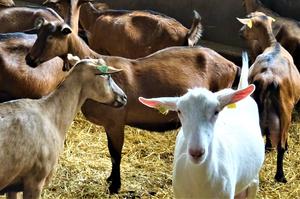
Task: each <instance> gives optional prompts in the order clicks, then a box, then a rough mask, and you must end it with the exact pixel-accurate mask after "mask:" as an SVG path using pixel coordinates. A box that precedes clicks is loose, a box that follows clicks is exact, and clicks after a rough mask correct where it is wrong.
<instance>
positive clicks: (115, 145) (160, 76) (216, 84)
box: [29, 22, 238, 192]
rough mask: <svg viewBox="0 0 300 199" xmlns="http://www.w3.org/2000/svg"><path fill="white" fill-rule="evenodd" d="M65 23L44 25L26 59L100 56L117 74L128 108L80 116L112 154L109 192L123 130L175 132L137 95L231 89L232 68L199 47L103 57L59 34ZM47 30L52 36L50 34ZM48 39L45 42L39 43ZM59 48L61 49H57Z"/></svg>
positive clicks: (89, 108) (90, 108) (90, 106)
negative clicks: (100, 129) (99, 131)
mask: <svg viewBox="0 0 300 199" xmlns="http://www.w3.org/2000/svg"><path fill="white" fill-rule="evenodd" d="M65 25H66V24H61V23H60V22H57V23H56V24H55V26H54V27H55V28H54V29H53V27H49V24H48V25H46V24H45V25H44V26H43V27H42V28H41V29H40V32H39V34H38V37H39V38H38V39H37V42H36V43H35V45H34V46H33V48H32V49H31V52H30V54H29V57H31V59H32V61H35V60H36V58H39V59H40V61H46V60H47V59H49V58H51V57H54V56H56V55H60V56H65V55H66V54H67V53H72V54H75V55H77V56H79V57H98V58H99V57H101V58H103V59H104V60H105V62H106V63H107V64H108V65H111V66H114V67H116V68H121V69H123V72H122V73H119V74H116V75H115V77H114V80H115V81H116V82H117V84H118V85H120V87H121V88H122V89H123V90H124V91H125V92H126V93H127V96H128V103H127V105H126V107H125V108H123V109H121V110H114V109H111V108H109V107H107V106H103V105H101V104H99V103H96V102H95V101H92V100H88V101H87V102H86V103H85V104H84V105H83V107H82V112H83V113H84V115H85V116H86V117H87V119H88V120H90V121H91V122H93V123H95V124H98V125H103V126H104V128H105V130H106V133H107V136H108V145H109V150H110V153H111V155H112V162H113V170H112V173H111V176H110V178H109V180H111V181H112V184H111V186H110V191H111V192H117V191H118V189H119V188H120V161H121V151H122V147H123V142H124V126H125V125H126V124H127V125H131V126H134V127H139V128H143V129H148V130H156V131H165V130H168V129H174V128H177V127H179V121H178V118H177V116H176V114H168V115H167V116H162V115H160V114H159V113H158V112H157V111H155V110H152V109H150V108H145V107H144V106H143V105H142V104H141V103H139V102H138V97H139V96H145V97H157V96H177V95H182V94H184V93H185V92H186V91H187V89H188V88H192V87H195V86H202V87H206V88H208V89H210V90H212V91H217V90H219V89H222V88H226V87H231V86H232V83H233V81H234V79H235V76H236V74H237V71H238V67H237V66H236V65H234V64H233V63H232V62H230V61H228V60H226V59H225V58H223V57H222V56H221V55H219V54H218V53H216V52H215V51H213V50H210V49H208V48H202V47H170V48H166V49H164V50H160V51H158V52H156V53H154V54H151V55H149V56H147V57H145V58H140V59H136V60H132V59H126V58H121V57H114V56H103V55H99V54H97V53H95V52H94V51H92V50H91V49H90V48H89V47H88V46H87V45H86V44H85V43H84V42H83V41H82V40H81V39H80V38H79V37H78V36H77V35H76V34H74V33H73V32H72V33H70V34H63V32H65V31H63V29H62V27H64V26H65ZM51 30H52V32H51ZM50 35H51V38H52V39H51V42H50V43H49V42H48V43H47V44H46V43H45V40H47V38H48V37H49V36H50ZM58 46H61V48H58Z"/></svg>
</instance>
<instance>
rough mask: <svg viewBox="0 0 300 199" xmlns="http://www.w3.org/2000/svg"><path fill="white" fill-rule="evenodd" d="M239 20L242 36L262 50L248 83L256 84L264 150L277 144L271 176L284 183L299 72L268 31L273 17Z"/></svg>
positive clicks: (257, 14) (260, 15)
mask: <svg viewBox="0 0 300 199" xmlns="http://www.w3.org/2000/svg"><path fill="white" fill-rule="evenodd" d="M239 21H240V22H242V23H243V24H245V25H244V26H243V28H242V29H241V33H242V34H243V37H244V38H246V39H247V40H256V41H258V42H259V44H260V45H261V48H262V49H263V50H264V51H263V53H262V54H260V55H259V56H257V58H256V60H255V61H254V63H253V65H252V66H251V68H250V74H249V82H250V83H253V84H255V86H256V90H255V91H254V94H253V97H254V99H255V101H256V102H257V104H258V108H259V113H260V126H261V130H262V132H263V133H264V134H265V135H266V137H267V139H266V140H267V141H266V150H270V149H271V147H275V146H276V147H277V171H276V175H275V179H276V180H277V181H279V182H286V178H285V176H284V172H283V157H284V152H285V151H286V150H287V139H288V128H289V126H290V123H291V114H292V110H293V108H294V105H295V104H296V103H297V102H298V101H299V97H300V75H299V72H298V70H297V68H296V66H295V64H294V62H293V58H292V56H291V55H290V54H289V53H288V51H286V50H285V49H284V48H283V47H282V46H281V45H280V43H278V42H277V41H276V39H275V37H274V35H273V33H272V21H274V19H273V18H271V17H269V16H267V15H265V14H264V13H261V12H254V13H251V14H250V15H249V18H246V19H239Z"/></svg>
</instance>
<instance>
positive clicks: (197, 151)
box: [189, 149, 205, 160]
mask: <svg viewBox="0 0 300 199" xmlns="http://www.w3.org/2000/svg"><path fill="white" fill-rule="evenodd" d="M204 152H205V151H204V149H189V154H190V155H191V156H192V157H193V158H194V159H195V160H198V159H200V158H201V157H202V156H203V155H204Z"/></svg>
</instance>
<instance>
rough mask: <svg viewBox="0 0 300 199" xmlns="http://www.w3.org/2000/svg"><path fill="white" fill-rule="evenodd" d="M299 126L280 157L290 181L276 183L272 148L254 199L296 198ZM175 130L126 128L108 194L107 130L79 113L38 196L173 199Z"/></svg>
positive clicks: (47, 198)
mask: <svg viewBox="0 0 300 199" xmlns="http://www.w3.org/2000/svg"><path fill="white" fill-rule="evenodd" d="M299 128H300V124H299V123H295V122H294V123H293V125H292V126H291V128H290V132H289V133H290V134H289V151H288V153H286V156H285V160H284V170H285V173H286V177H287V179H288V183H286V184H282V183H276V182H275V181H274V175H275V169H276V152H275V151H273V152H270V153H268V154H266V160H265V163H264V167H263V169H262V171H261V174H260V190H259V192H258V196H257V198H263V199H277V198H278V199H279V198H280V199H289V198H299V197H300V166H299V165H300V158H299V157H300V133H299V130H300V129H299ZM176 134H177V131H170V132H166V133H164V134H162V133H153V132H152V133H150V132H147V131H142V130H139V129H136V128H130V127H127V128H126V130H125V136H126V137H125V145H124V148H123V156H122V157H123V158H122V164H121V175H122V188H121V191H120V193H119V194H118V195H113V196H109V195H108V194H107V186H108V185H107V183H106V178H107V177H108V176H109V174H110V169H111V163H110V156H109V153H108V149H107V140H106V135H105V132H104V130H103V128H102V127H99V126H96V125H93V124H91V123H89V122H87V121H86V120H85V119H84V118H83V116H82V115H81V114H79V115H78V116H77V117H76V119H75V120H74V122H73V124H72V126H71V128H70V129H69V132H68V135H67V140H66V142H65V148H64V152H63V154H62V155H61V157H60V159H59V165H58V167H57V171H56V173H55V175H54V177H53V178H52V180H51V183H50V184H49V185H48V186H47V187H46V188H45V189H44V190H43V194H42V198H43V199H54V198H55V199H67V198H68V199H73V198H74V199H75V198H76V199H81V198H84V199H92V198H93V199H96V198H99V199H100V198H101V199H102V198H173V191H172V172H171V171H172V161H173V150H174V144H175V138H176ZM0 198H1V199H2V198H3V197H0Z"/></svg>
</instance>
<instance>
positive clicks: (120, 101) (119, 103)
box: [113, 95, 127, 108]
mask: <svg viewBox="0 0 300 199" xmlns="http://www.w3.org/2000/svg"><path fill="white" fill-rule="evenodd" d="M126 104H127V97H126V96H125V95H124V96H117V98H116V99H115V101H114V102H113V106H114V107H116V108H120V107H123V106H125V105H126Z"/></svg>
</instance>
